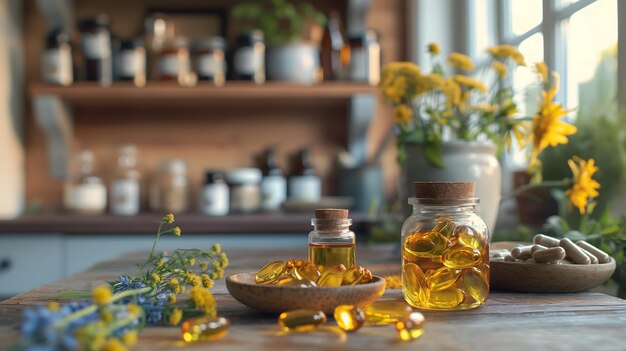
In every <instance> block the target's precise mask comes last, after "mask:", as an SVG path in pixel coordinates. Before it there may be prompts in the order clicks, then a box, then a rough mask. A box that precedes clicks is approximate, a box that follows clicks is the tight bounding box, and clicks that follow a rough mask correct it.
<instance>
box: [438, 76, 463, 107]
mask: <svg viewBox="0 0 626 351" xmlns="http://www.w3.org/2000/svg"><path fill="white" fill-rule="evenodd" d="M441 90H442V91H443V93H444V95H445V96H446V103H447V104H448V106H456V105H458V104H459V103H461V87H460V86H459V84H458V83H457V82H455V81H454V79H452V78H448V79H446V80H445V81H444V84H443V86H442V88H441Z"/></svg>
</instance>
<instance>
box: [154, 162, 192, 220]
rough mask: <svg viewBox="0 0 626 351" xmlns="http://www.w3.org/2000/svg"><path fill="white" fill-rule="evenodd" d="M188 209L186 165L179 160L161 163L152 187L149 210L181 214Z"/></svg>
mask: <svg viewBox="0 0 626 351" xmlns="http://www.w3.org/2000/svg"><path fill="white" fill-rule="evenodd" d="M188 207H189V179H188V177H187V163H186V162H185V161H184V160H181V159H175V160H171V161H168V162H164V163H162V164H161V165H160V166H159V169H158V171H157V175H156V179H155V182H154V183H153V186H152V190H151V194H150V208H151V209H152V210H154V211H161V212H170V213H182V212H185V211H187V209H188Z"/></svg>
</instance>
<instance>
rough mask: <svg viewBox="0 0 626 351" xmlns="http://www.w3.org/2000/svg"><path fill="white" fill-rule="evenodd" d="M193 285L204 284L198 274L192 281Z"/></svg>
mask: <svg viewBox="0 0 626 351" xmlns="http://www.w3.org/2000/svg"><path fill="white" fill-rule="evenodd" d="M191 285H193V286H202V278H200V277H198V276H197V275H196V276H194V277H193V281H192V282H191Z"/></svg>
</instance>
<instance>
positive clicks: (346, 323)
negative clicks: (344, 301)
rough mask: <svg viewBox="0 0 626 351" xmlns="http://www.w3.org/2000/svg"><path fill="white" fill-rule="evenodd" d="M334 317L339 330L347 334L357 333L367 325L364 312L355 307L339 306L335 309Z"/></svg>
mask: <svg viewBox="0 0 626 351" xmlns="http://www.w3.org/2000/svg"><path fill="white" fill-rule="evenodd" d="M334 317H335V321H336V322H337V325H338V326H339V328H341V329H343V330H345V331H347V332H353V331H357V330H358V329H359V328H361V327H362V326H363V324H364V323H365V315H364V314H363V311H361V309H360V308H358V307H356V306H354V305H339V306H337V307H335V313H334Z"/></svg>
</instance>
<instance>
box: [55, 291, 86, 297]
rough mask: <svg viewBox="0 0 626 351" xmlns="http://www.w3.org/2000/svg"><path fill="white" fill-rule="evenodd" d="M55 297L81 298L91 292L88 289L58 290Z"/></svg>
mask: <svg viewBox="0 0 626 351" xmlns="http://www.w3.org/2000/svg"><path fill="white" fill-rule="evenodd" d="M57 297H58V298H59V299H82V298H85V297H91V292H89V291H77V290H68V291H62V292H60V293H59V294H58V295H57Z"/></svg>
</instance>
